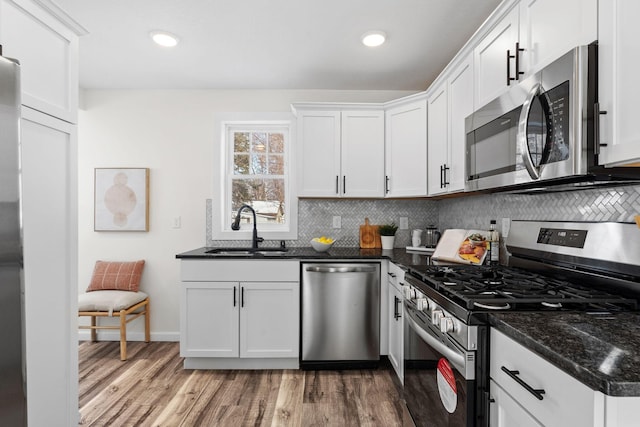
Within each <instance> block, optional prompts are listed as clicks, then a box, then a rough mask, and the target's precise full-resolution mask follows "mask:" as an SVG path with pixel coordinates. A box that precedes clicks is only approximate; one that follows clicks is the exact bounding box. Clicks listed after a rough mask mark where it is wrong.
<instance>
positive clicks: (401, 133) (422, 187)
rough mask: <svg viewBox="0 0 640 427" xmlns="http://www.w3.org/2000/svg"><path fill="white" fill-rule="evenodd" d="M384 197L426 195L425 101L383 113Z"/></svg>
mask: <svg viewBox="0 0 640 427" xmlns="http://www.w3.org/2000/svg"><path fill="white" fill-rule="evenodd" d="M385 122H386V127H385V132H386V141H385V142H386V143H385V154H386V155H385V157H386V158H385V163H386V165H385V172H386V179H387V183H386V186H385V187H386V188H385V192H386V196H388V197H408V196H426V195H427V101H426V100H424V99H422V100H419V101H416V102H412V103H410V104H407V105H402V106H399V107H395V108H391V109H389V110H387V111H386V112H385Z"/></svg>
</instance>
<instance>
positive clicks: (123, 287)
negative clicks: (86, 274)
mask: <svg viewBox="0 0 640 427" xmlns="http://www.w3.org/2000/svg"><path fill="white" fill-rule="evenodd" d="M143 267H144V260H140V261H132V262H116V261H96V266H95V268H94V269H93V276H92V277H91V283H90V284H89V287H88V288H87V292H91V291H104V290H118V291H131V292H138V289H140V278H141V277H142V268H143Z"/></svg>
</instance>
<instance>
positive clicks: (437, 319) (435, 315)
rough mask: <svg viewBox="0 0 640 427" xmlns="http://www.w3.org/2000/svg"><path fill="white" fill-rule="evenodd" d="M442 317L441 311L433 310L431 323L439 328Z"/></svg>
mask: <svg viewBox="0 0 640 427" xmlns="http://www.w3.org/2000/svg"><path fill="white" fill-rule="evenodd" d="M443 317H444V313H443V312H442V310H433V311H432V312H431V323H433V324H434V325H436V326H440V319H442V318H443Z"/></svg>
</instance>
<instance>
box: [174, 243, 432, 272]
mask: <svg viewBox="0 0 640 427" xmlns="http://www.w3.org/2000/svg"><path fill="white" fill-rule="evenodd" d="M211 249H215V248H214V247H206V246H204V247H201V248H198V249H194V250H191V251H188V252H183V253H181V254H178V255H176V258H179V259H211V260H224V259H246V260H256V259H268V260H275V259H302V260H319V261H325V260H326V261H330V260H345V259H349V260H351V259H354V260H367V259H388V260H391V261H392V262H393V263H395V264H400V265H403V266H405V267H410V266H412V265H424V264H426V263H427V255H426V254H423V253H409V252H407V250H406V249H405V248H395V249H393V250H384V251H383V250H382V249H360V248H353V247H351V248H341V247H333V248H331V249H329V250H328V251H327V252H316V251H315V250H314V249H313V248H312V247H290V248H287V252H286V253H285V254H284V255H279V256H264V255H259V254H256V255H252V256H250V257H247V256H242V255H238V256H228V255H227V256H223V257H221V256H216V255H214V254H208V253H207V251H208V250H211Z"/></svg>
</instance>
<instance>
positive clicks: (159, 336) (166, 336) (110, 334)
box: [78, 330, 180, 342]
mask: <svg viewBox="0 0 640 427" xmlns="http://www.w3.org/2000/svg"><path fill="white" fill-rule="evenodd" d="M89 340H91V331H89V330H82V331H78V341H89ZM98 341H120V332H118V331H98ZM127 341H144V332H128V333H127ZM151 341H168V342H179V341H180V333H179V332H152V333H151Z"/></svg>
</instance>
